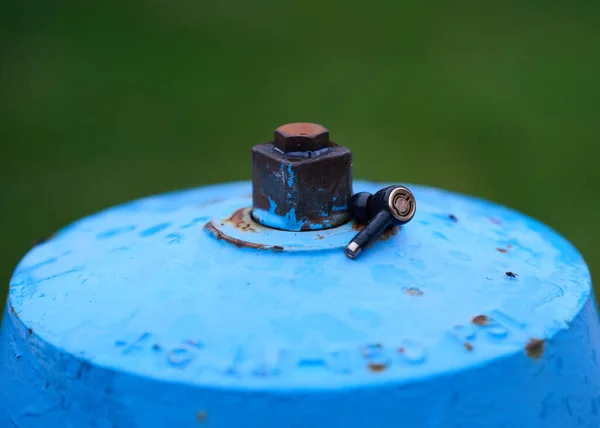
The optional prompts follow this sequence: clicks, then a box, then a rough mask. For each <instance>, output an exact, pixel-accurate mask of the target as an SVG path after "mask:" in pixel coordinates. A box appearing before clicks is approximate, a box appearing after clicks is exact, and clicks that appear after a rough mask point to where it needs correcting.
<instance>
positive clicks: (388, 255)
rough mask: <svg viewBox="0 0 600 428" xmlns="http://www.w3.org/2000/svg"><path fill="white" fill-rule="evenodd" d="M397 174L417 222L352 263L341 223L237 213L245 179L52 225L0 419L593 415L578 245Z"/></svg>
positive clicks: (595, 338) (593, 322) (1, 342)
mask: <svg viewBox="0 0 600 428" xmlns="http://www.w3.org/2000/svg"><path fill="white" fill-rule="evenodd" d="M381 187H383V185H382V184H375V183H367V182H361V181H358V182H355V185H354V189H355V191H369V192H374V191H376V190H378V189H380V188H381ZM410 188H411V190H413V192H414V194H415V196H416V198H417V200H418V203H419V209H418V211H417V214H416V216H415V219H414V220H413V221H412V222H411V223H410V224H408V225H407V226H405V227H403V228H402V229H401V230H400V231H399V232H398V233H397V234H395V235H394V236H388V239H387V240H385V241H380V242H377V243H376V244H375V246H374V247H373V248H371V249H369V251H367V252H365V254H364V255H362V256H361V258H360V259H359V260H356V261H352V260H349V259H348V258H347V257H345V255H344V253H343V251H342V249H341V248H342V247H343V245H345V244H346V243H347V242H348V239H347V238H349V237H351V236H352V234H353V233H355V230H354V229H353V226H352V225H346V226H343V227H341V228H337V229H331V230H328V231H311V232H299V233H292V232H282V231H271V230H265V229H263V228H261V227H259V226H258V225H256V224H248V223H247V222H246V219H244V218H243V217H239V218H235V217H233V218H232V215H233V214H234V213H235V212H236V210H238V209H240V208H244V207H249V206H250V205H251V198H250V196H249V194H250V191H251V189H250V184H249V183H246V182H242V183H230V184H225V185H217V186H210V187H204V188H200V189H195V190H188V191H183V192H178V193H173V194H167V195H162V196H156V197H151V198H147V199H143V200H140V201H135V202H132V203H129V204H125V205H122V206H118V207H115V208H112V209H109V210H107V211H104V212H101V213H99V214H96V215H94V216H91V217H88V218H85V219H83V220H80V221H78V222H76V223H74V224H73V225H71V226H69V227H67V228H66V229H64V230H62V231H60V232H59V233H58V234H57V235H56V236H55V237H54V238H53V239H51V240H50V241H48V242H46V243H44V244H42V245H40V246H38V247H36V248H34V249H33V250H32V251H31V252H30V253H29V254H27V256H26V257H25V258H24V259H23V260H22V262H21V263H20V264H19V266H18V268H17V270H16V271H15V273H14V276H13V278H12V280H11V283H10V293H9V298H8V305H7V308H6V311H5V315H4V318H3V323H2V330H1V333H0V427H5V426H6V427H10V426H16V427H41V426H44V427H55V426H76V427H84V426H95V427H111V426H125V427H136V426H139V427H155V426H156V427H163V426H178V427H188V426H189V427H192V426H207V427H261V428H269V427H305V426H312V427H342V426H343V427H398V426H403V427H404V426H406V427H413V426H414V427H437V426H441V427H521V426H523V427H525V426H527V427H570V426H579V425H581V426H588V427H595V426H599V423H600V422H599V418H600V415H599V412H600V367H599V366H598V355H597V353H598V352H599V351H600V334H599V333H600V329H599V325H598V315H597V312H596V305H595V303H594V299H593V296H592V289H591V282H590V276H589V272H588V269H587V267H586V264H585V262H584V261H583V259H582V257H581V256H580V254H579V253H578V252H577V251H576V250H575V249H574V248H573V247H572V246H571V245H570V244H569V243H568V242H567V241H566V240H565V239H564V238H562V237H561V236H559V235H557V234H556V233H555V232H554V231H552V230H551V229H549V228H548V227H546V226H544V225H542V224H540V223H539V222H537V221H535V220H532V219H530V218H528V217H526V216H523V215H522V214H519V213H517V212H515V211H512V210H510V209H507V208H504V207H501V206H498V205H495V204H492V203H489V202H485V201H481V200H477V199H474V198H470V197H466V196H462V195H457V194H453V193H449V192H445V191H441V190H437V189H432V188H427V187H421V186H411V187H410ZM209 222H212V224H213V225H214V228H215V229H214V230H218V232H214V230H213V231H212V232H211V230H209V229H207V228H205V225H206V224H207V223H209ZM225 237H227V239H226V238H225Z"/></svg>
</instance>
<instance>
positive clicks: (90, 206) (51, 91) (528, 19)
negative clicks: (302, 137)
mask: <svg viewBox="0 0 600 428" xmlns="http://www.w3.org/2000/svg"><path fill="white" fill-rule="evenodd" d="M3 3H4V4H3V6H2V11H1V12H0V142H1V148H0V167H1V168H0V220H1V223H0V224H1V225H2V237H1V239H0V295H2V294H4V293H5V292H6V286H7V284H8V281H9V279H10V275H11V271H12V269H13V268H14V266H15V265H16V263H17V262H18V260H19V259H20V258H21V257H22V256H23V255H24V254H25V253H26V252H27V250H28V249H29V248H30V246H31V244H32V242H33V241H35V240H36V239H37V238H39V237H41V236H44V235H48V234H51V233H52V232H54V231H55V230H56V229H58V228H60V227H61V226H63V225H65V224H67V223H69V222H71V221H73V220H75V219H77V218H79V217H81V216H84V215H87V214H90V213H92V212H95V211H97V210H100V209H102V208H105V207H108V206H111V205H114V204H116V203H120V202H123V201H127V200H130V199H133V198H138V197H141V196H144V195H148V194H154V193H160V192H164V191H168V190H174V189H178V188H184V187H191V186H198V185H203V184H207V183H215V182H221V181H229V180H238V179H246V178H248V177H249V176H250V156H249V154H250V148H251V146H252V145H254V144H256V143H259V142H264V141H266V140H268V139H269V138H270V137H271V132H272V129H273V128H275V127H276V126H277V125H279V124H282V123H285V122H289V121H315V122H319V123H322V124H324V125H325V126H327V127H328V128H329V129H330V131H331V135H332V138H333V139H334V140H335V141H337V142H340V143H342V144H344V145H347V146H349V147H350V148H351V149H352V150H353V152H354V157H355V163H354V172H355V176H356V177H361V178H369V179H372V180H382V181H408V182H417V183H423V184H428V185H432V186H438V187H443V188H447V189H451V190H456V191H460V192H464V193H468V194H473V195H476V196H479V197H483V198H486V199H491V200H494V201H497V202H499V203H502V204H505V205H508V206H511V207H513V208H516V209H518V210H520V211H523V212H525V213H527V214H529V215H531V216H533V217H536V218H539V219H540V220H542V221H544V222H545V223H547V224H549V225H550V226H552V227H554V228H555V229H556V230H558V231H559V232H560V233H562V234H563V235H565V236H566V237H567V238H568V239H570V240H571V241H572V242H573V243H574V244H575V245H576V246H577V247H578V248H579V249H580V250H581V252H582V253H583V255H584V256H585V258H586V259H587V261H588V263H589V264H590V266H591V268H592V272H593V273H596V272H599V273H600V271H599V269H600V248H599V247H598V245H596V240H597V237H598V233H597V232H596V219H597V214H596V213H597V212H598V210H599V209H600V200H599V199H598V195H600V193H599V192H598V189H599V187H600V168H598V167H597V162H598V154H599V153H600V149H599V145H600V144H599V137H600V120H599V118H600V83H599V82H598V77H599V76H600V55H598V47H599V46H600V25H598V22H600V21H599V18H600V4H599V3H597V2H591V1H590V2H586V1H571V2H558V1H545V2H542V1H529V2H523V1H521V2H510V1H504V2H499V1H483V2H482V1H479V2H475V1H473V2H439V4H433V3H430V2H426V3H428V5H427V7H426V6H425V5H419V4H417V3H418V2H401V1H393V0H389V1H378V0H375V1H370V2H364V1H361V2H359V1H344V2H341V1H336V2H334V1H329V2H328V1H324V0H320V1H317V0H308V1H302V2H298V1H294V2H292V1H280V0H278V1H275V0H258V1H253V2H247V1H214V2H204V1H192V0H183V1H178V2H168V1H166V0H154V1H150V0H146V1H142V0H138V1H124V2H121V3H119V4H118V5H111V4H110V3H108V2H104V3H103V4H102V5H94V6H84V5H82V3H88V2H76V1H63V2H44V3H42V2H38V3H39V4H36V5H34V4H32V3H30V2H10V3H9V2H3Z"/></svg>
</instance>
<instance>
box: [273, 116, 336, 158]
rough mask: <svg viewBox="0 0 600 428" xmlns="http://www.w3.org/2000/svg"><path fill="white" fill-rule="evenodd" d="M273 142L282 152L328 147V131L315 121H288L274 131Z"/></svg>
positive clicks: (306, 150) (307, 150)
mask: <svg viewBox="0 0 600 428" xmlns="http://www.w3.org/2000/svg"><path fill="white" fill-rule="evenodd" d="M274 134H275V140H274V142H273V144H274V145H275V147H277V148H278V149H279V150H281V151H282V152H283V153H292V152H311V151H316V150H321V149H324V148H327V147H329V131H328V130H327V128H325V127H324V126H321V125H318V124H316V123H288V124H286V125H282V126H280V127H279V128H277V129H276V130H275V132H274Z"/></svg>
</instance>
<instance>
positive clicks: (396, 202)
mask: <svg viewBox="0 0 600 428" xmlns="http://www.w3.org/2000/svg"><path fill="white" fill-rule="evenodd" d="M348 209H349V211H350V215H351V216H352V217H353V218H354V219H355V220H356V221H357V222H358V223H367V222H368V224H367V225H366V226H365V228H364V229H363V230H361V231H360V232H359V233H358V234H357V235H356V236H355V237H354V238H352V241H350V243H349V244H348V245H347V246H346V248H345V249H344V252H345V253H346V255H347V256H348V257H349V258H351V259H355V258H356V257H358V255H359V254H360V252H361V251H362V250H363V249H365V248H366V247H368V246H369V244H370V243H372V242H373V241H374V240H375V239H377V237H379V235H381V233H382V232H383V231H384V230H385V229H386V228H387V227H388V226H392V225H393V226H400V225H403V224H406V223H408V222H409V221H411V220H412V218H413V217H414V216H415V212H416V210H417V202H416V200H415V197H414V195H413V194H412V192H411V191H410V190H409V189H407V188H406V187H404V186H389V187H386V188H383V189H381V190H380V191H378V192H377V193H375V194H374V195H372V194H370V193H367V192H361V193H357V194H355V195H354V196H352V198H351V199H350V203H349V207H348Z"/></svg>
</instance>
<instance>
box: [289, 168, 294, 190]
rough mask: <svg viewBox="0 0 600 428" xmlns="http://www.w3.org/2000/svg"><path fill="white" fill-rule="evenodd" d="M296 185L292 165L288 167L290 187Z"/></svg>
mask: <svg viewBox="0 0 600 428" xmlns="http://www.w3.org/2000/svg"><path fill="white" fill-rule="evenodd" d="M293 185H294V171H293V170H292V164H289V165H288V186H290V187H292V186H293Z"/></svg>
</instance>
